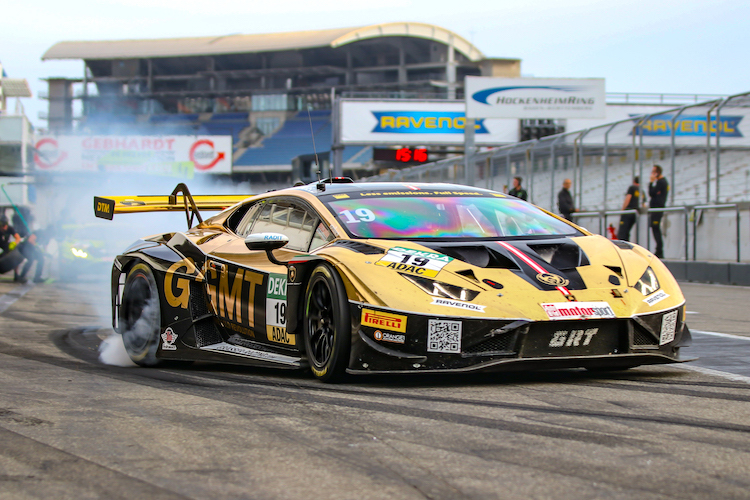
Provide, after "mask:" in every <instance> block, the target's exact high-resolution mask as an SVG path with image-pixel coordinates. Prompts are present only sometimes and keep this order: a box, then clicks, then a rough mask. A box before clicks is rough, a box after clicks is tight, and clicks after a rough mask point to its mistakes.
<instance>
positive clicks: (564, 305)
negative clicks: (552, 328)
mask: <svg viewBox="0 0 750 500" xmlns="http://www.w3.org/2000/svg"><path fill="white" fill-rule="evenodd" d="M540 305H541V306H542V309H544V312H546V313H547V317H549V319H551V320H553V321H557V320H561V319H607V318H614V317H615V312H614V311H613V310H612V308H611V307H610V306H609V304H607V303H606V302H558V303H548V304H540Z"/></svg>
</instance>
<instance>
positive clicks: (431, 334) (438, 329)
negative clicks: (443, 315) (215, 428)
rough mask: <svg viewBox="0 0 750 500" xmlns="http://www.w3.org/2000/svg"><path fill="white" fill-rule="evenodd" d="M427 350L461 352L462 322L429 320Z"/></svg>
mask: <svg viewBox="0 0 750 500" xmlns="http://www.w3.org/2000/svg"><path fill="white" fill-rule="evenodd" d="M428 323H429V326H428V330H427V352H450V353H460V352H461V322H460V321H446V320H440V319H431V320H429V322H428Z"/></svg>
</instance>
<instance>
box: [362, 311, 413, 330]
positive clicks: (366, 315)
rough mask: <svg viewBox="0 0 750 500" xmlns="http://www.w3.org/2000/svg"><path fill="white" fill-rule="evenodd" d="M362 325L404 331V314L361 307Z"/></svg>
mask: <svg viewBox="0 0 750 500" xmlns="http://www.w3.org/2000/svg"><path fill="white" fill-rule="evenodd" d="M362 325H363V326H371V327H373V328H383V329H386V330H393V331H394V332H401V333H405V332H406V316H402V315H400V314H392V313H387V312H381V311H373V310H372V309H362Z"/></svg>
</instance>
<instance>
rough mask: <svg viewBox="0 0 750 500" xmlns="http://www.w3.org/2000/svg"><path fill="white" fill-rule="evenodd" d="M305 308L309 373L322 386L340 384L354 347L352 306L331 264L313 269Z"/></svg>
mask: <svg viewBox="0 0 750 500" xmlns="http://www.w3.org/2000/svg"><path fill="white" fill-rule="evenodd" d="M304 304H305V309H304V322H303V333H304V337H305V350H306V352H307V358H308V361H309V362H310V370H312V372H313V375H315V377H316V378H318V379H319V380H321V381H323V382H338V381H341V380H342V379H343V378H344V376H345V375H346V367H347V365H348V363H349V351H350V347H351V321H350V319H349V302H348V300H347V297H346V291H345V289H344V283H343V282H342V281H341V277H340V276H339V275H338V273H337V272H336V271H334V270H333V268H332V267H331V266H329V265H328V264H320V265H318V266H317V267H316V268H315V269H313V272H312V273H311V275H310V279H309V280H308V282H307V288H306V290H305V302H304Z"/></svg>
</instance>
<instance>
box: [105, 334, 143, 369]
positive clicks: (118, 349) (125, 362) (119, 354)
mask: <svg viewBox="0 0 750 500" xmlns="http://www.w3.org/2000/svg"><path fill="white" fill-rule="evenodd" d="M99 361H101V362H102V363H104V364H105V365H112V366H126V367H127V366H138V365H136V364H135V363H133V361H132V360H131V359H130V356H128V353H127V352H126V351H125V345H124V344H123V343H122V335H120V334H118V333H113V334H112V335H110V336H109V337H107V338H106V339H104V340H102V343H101V344H99Z"/></svg>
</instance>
